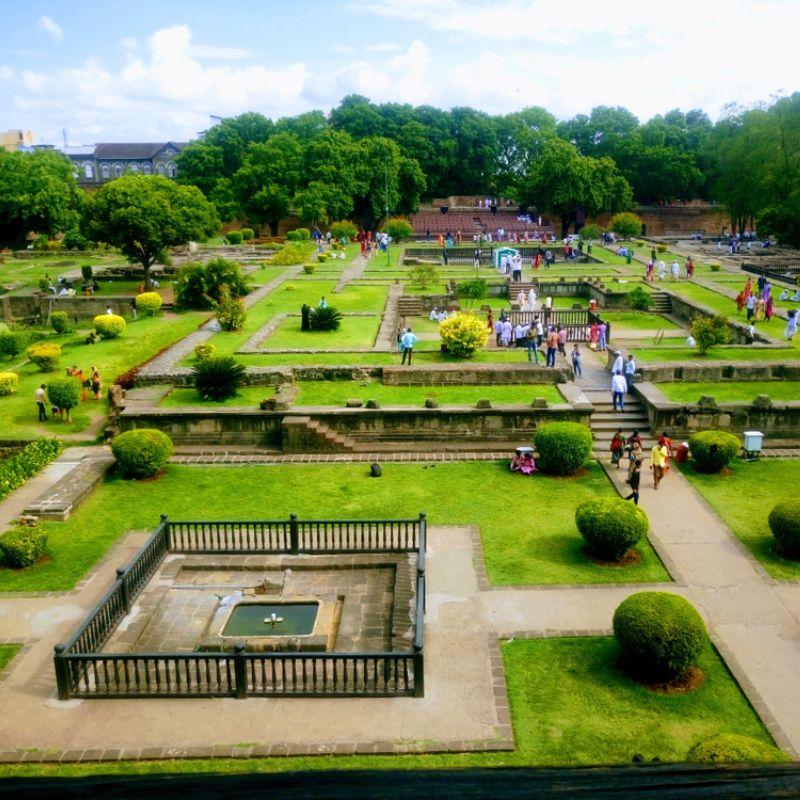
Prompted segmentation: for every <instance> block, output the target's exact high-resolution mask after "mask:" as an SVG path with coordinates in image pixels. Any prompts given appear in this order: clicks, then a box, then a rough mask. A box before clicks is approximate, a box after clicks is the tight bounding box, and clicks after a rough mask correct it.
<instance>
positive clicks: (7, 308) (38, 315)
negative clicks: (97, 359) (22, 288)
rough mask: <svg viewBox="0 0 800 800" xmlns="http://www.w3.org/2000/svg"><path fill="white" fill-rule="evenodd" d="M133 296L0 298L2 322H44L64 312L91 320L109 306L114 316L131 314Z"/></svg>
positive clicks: (75, 317) (98, 295)
mask: <svg viewBox="0 0 800 800" xmlns="http://www.w3.org/2000/svg"><path fill="white" fill-rule="evenodd" d="M134 297H135V295H133V294H130V295H115V296H113V297H107V296H103V295H102V294H97V295H92V296H90V297H87V296H85V295H75V297H59V296H58V295H53V294H49V293H48V294H35V295H19V296H11V297H3V298H0V309H2V320H3V322H13V321H17V322H26V321H27V322H32V321H41V322H44V321H46V320H47V318H48V317H49V315H50V313H51V312H53V311H66V312H67V314H69V316H70V317H71V318H72V319H91V318H92V317H95V316H97V315H98V314H104V313H105V311H106V308H107V307H108V306H109V305H110V306H111V308H112V310H113V311H114V313H115V314H119V315H120V316H130V315H131V301H132V300H133V299H134Z"/></svg>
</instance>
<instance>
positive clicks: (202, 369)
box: [192, 356, 245, 402]
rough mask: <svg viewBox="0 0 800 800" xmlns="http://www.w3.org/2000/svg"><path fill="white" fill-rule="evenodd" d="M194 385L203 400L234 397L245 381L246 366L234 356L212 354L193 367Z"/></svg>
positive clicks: (218, 400)
mask: <svg viewBox="0 0 800 800" xmlns="http://www.w3.org/2000/svg"><path fill="white" fill-rule="evenodd" d="M192 372H193V373H194V385H195V388H196V389H197V391H198V393H199V394H200V397H202V398H203V400H213V401H216V402H220V401H222V400H225V399H227V398H228V397H233V396H234V395H235V394H236V390H237V389H238V388H239V387H240V386H241V385H242V384H243V383H244V378H245V368H244V364H240V363H239V362H238V361H237V360H236V359H235V358H234V357H233V356H211V357H210V358H204V359H202V360H200V361H197V362H196V363H195V365H194V366H193V367H192Z"/></svg>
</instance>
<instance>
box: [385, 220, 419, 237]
mask: <svg viewBox="0 0 800 800" xmlns="http://www.w3.org/2000/svg"><path fill="white" fill-rule="evenodd" d="M413 232H414V228H413V227H412V225H411V223H410V222H409V221H408V220H407V219H406V218H405V217H392V218H391V219H390V220H389V221H388V222H387V223H386V233H388V234H389V236H390V237H391V239H392V241H393V242H402V241H404V240H405V239H408V237H409V236H411V234H412V233H413Z"/></svg>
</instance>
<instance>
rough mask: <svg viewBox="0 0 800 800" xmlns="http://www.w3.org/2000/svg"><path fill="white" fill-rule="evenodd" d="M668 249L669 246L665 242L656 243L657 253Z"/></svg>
mask: <svg viewBox="0 0 800 800" xmlns="http://www.w3.org/2000/svg"><path fill="white" fill-rule="evenodd" d="M667 249H668V248H667V246H666V245H665V244H657V245H656V252H657V253H666V252H667Z"/></svg>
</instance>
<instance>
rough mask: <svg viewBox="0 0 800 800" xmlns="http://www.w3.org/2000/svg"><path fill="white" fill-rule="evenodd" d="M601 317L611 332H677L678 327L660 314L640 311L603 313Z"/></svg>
mask: <svg viewBox="0 0 800 800" xmlns="http://www.w3.org/2000/svg"><path fill="white" fill-rule="evenodd" d="M601 316H602V318H603V319H604V320H606V322H610V323H611V325H612V326H615V327H613V328H612V332H614V333H616V332H617V331H620V330H625V331H658V330H664V331H673V330H678V329H679V328H680V325H676V324H675V323H674V322H672V320H669V319H667V318H666V317H662V316H661V314H653V313H652V312H642V311H636V312H633V311H604V312H601Z"/></svg>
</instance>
